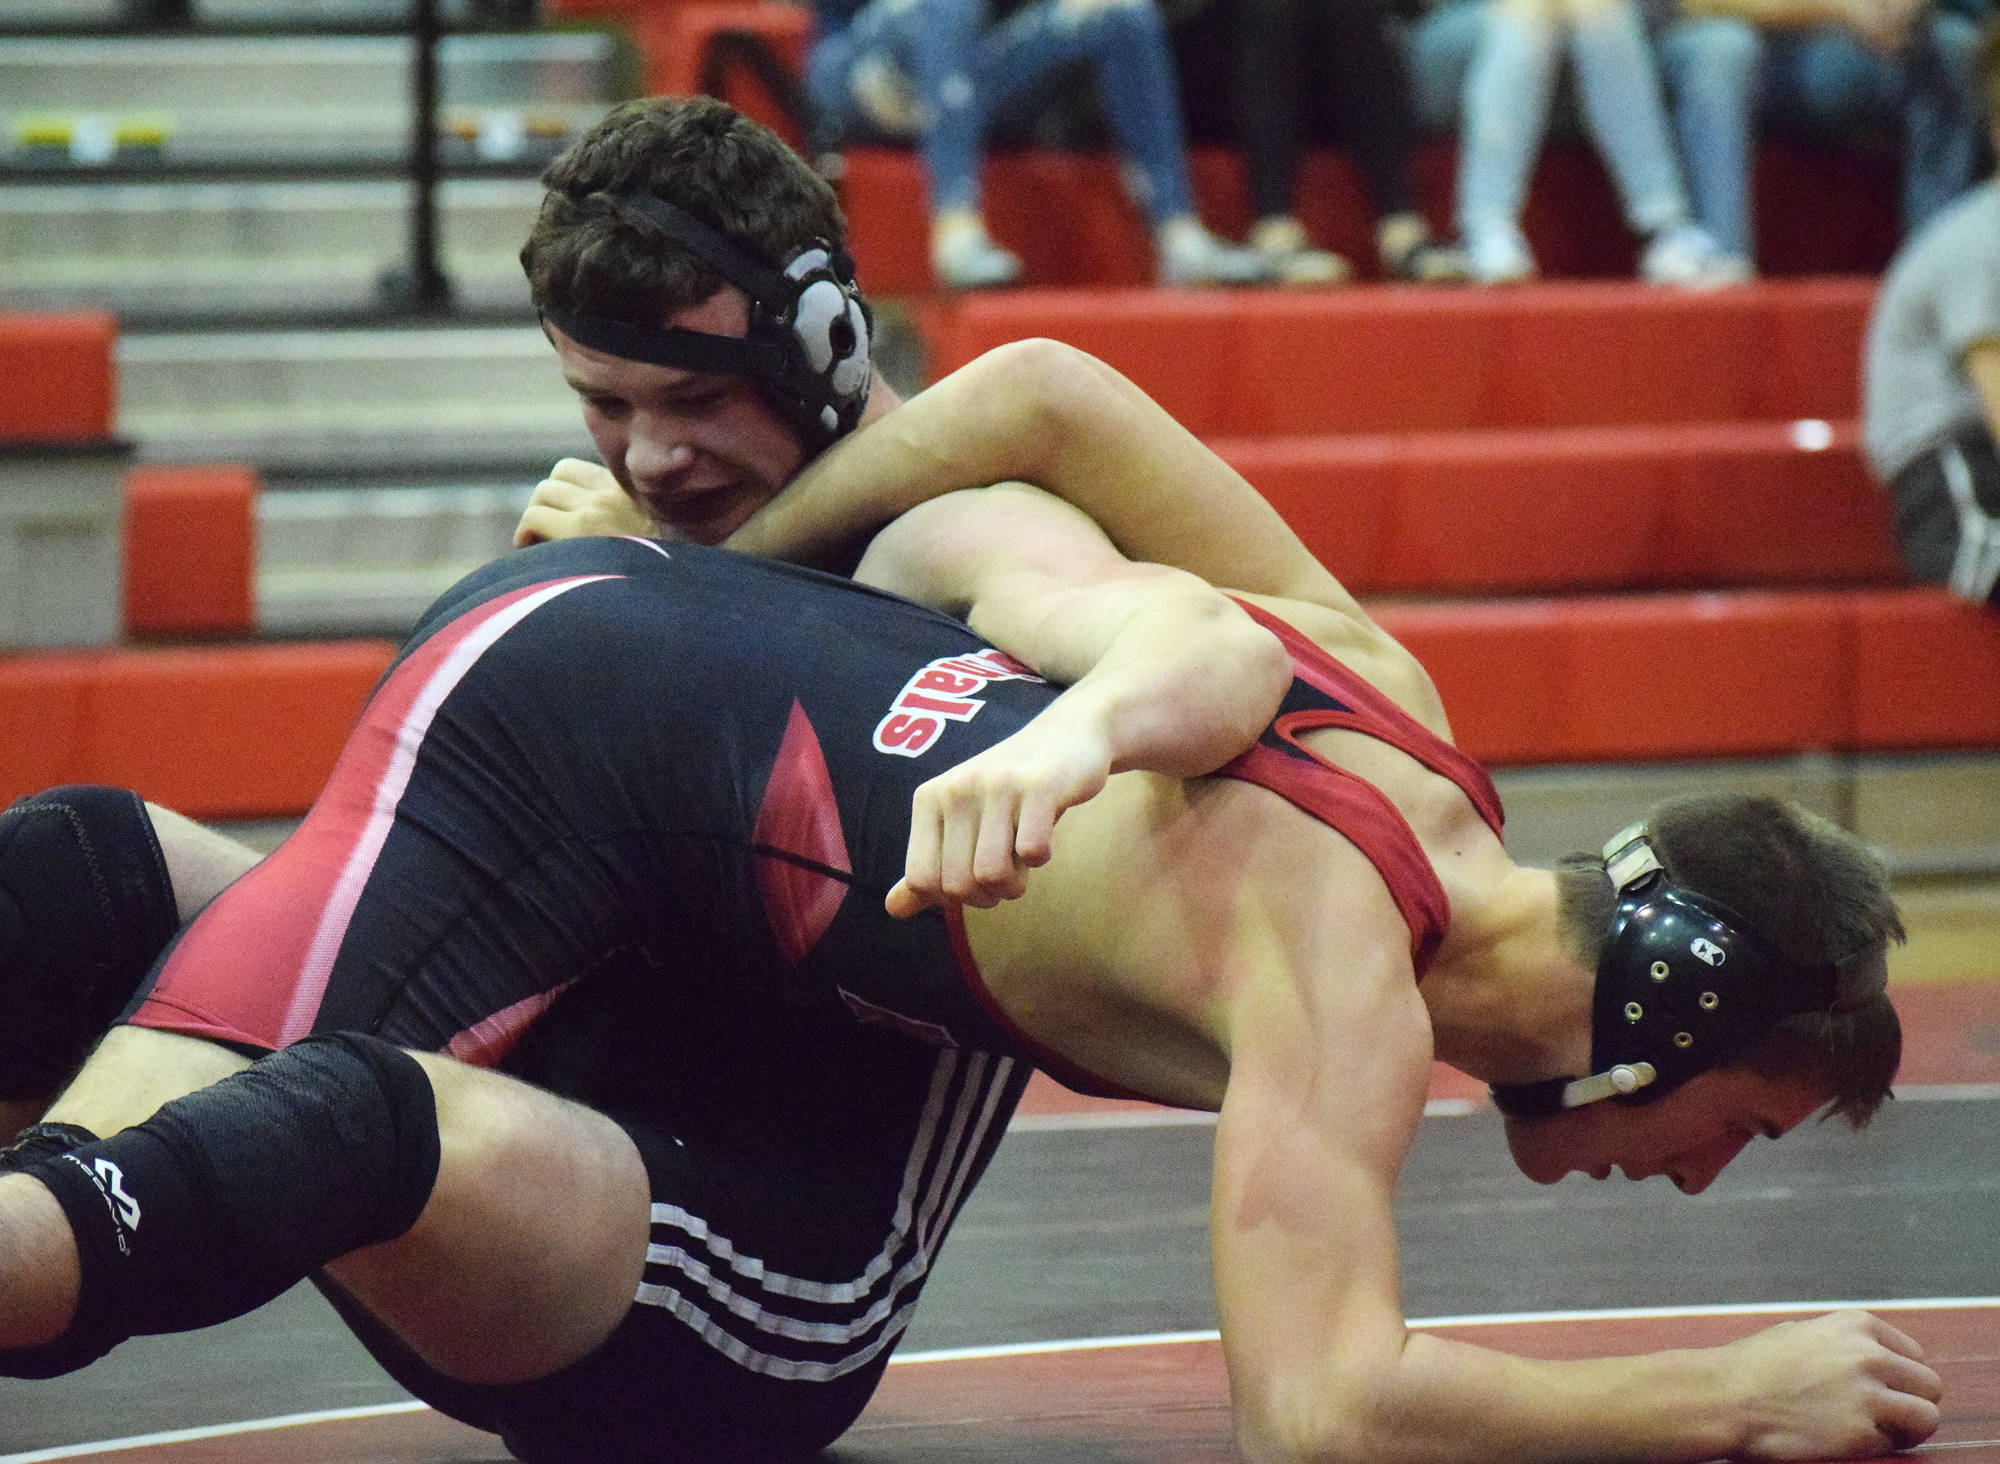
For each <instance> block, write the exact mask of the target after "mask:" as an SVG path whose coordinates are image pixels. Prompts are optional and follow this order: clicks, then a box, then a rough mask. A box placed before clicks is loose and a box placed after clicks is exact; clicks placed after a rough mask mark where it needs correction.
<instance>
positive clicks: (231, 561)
mask: <svg viewBox="0 0 2000 1464" xmlns="http://www.w3.org/2000/svg"><path fill="white" fill-rule="evenodd" d="M257 488H258V483H257V471H256V469H254V468H251V467H248V466H246V465H244V464H241V463H219V464H210V465H205V466H199V467H144V468H134V469H133V470H132V471H131V472H129V473H127V474H126V475H125V629H126V631H127V632H128V633H129V634H132V635H135V636H166V635H238V636H241V635H249V634H252V633H253V632H254V631H255V630H256V628H257V604H256V577H257Z"/></svg>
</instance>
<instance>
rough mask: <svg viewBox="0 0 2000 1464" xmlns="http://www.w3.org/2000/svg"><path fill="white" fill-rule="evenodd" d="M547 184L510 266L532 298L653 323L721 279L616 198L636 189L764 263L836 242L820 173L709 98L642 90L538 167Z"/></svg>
mask: <svg viewBox="0 0 2000 1464" xmlns="http://www.w3.org/2000/svg"><path fill="white" fill-rule="evenodd" d="M542 183H543V185H544V186H545V187H546V188H547V189H548V192H547V193H546V194H545V195H544V196H543V198H542V209H541V213H540V215H539V216H538V217H537V218H536V219H535V226H534V229H533V230H532V231H531V232H530V233H529V235H528V242H527V243H526V244H525V245H524V246H522V249H521V267H522V268H523V269H524V270H526V271H527V273H528V288H529V290H530V292H531V293H532V294H533V296H534V300H535V304H536V306H537V308H541V307H544V306H548V305H555V306H558V307H561V308H563V309H567V310H578V311H584V312H588V313H590V314H593V315H602V316H606V317H608V318H610V319H613V320H622V321H626V322H629V323H632V324H635V325H658V324H659V323H660V322H661V320H662V319H663V318H664V317H666V316H667V315H669V314H671V313H673V312H674V311H677V310H683V309H686V308H687V307H688V306H690V305H698V304H700V303H701V302H702V301H703V300H706V299H707V298H708V297H709V296H710V295H713V294H714V293H715V292H716V290H718V289H719V288H721V285H722V277H721V276H720V275H718V274H717V273H716V272H715V271H714V270H713V269H712V268H710V267H709V266H708V265H706V264H703V263H702V262H701V261H700V260H697V259H695V258H693V257H691V256H690V255H689V254H688V253H687V252H686V251H685V250H683V249H681V248H680V247H678V246H677V245H675V244H673V243H671V242H669V241H668V239H667V238H666V236H665V235H664V234H662V233H661V232H660V230H659V228H658V227H657V226H656V225H655V224H653V223H652V221H651V220H649V219H647V218H646V217H645V216H644V215H642V214H638V213H635V212H634V211H632V210H630V209H621V208H620V207H619V206H618V205H617V203H616V202H615V196H616V195H618V194H626V193H647V194H651V195H652V196H654V197H656V198H660V199H664V200H665V201H666V202H668V203H671V204H673V205H674V206H675V207H677V208H679V209H681V210H682V211H683V212H685V213H688V214H692V215H693V216H694V217H695V218H696V219H699V220H700V221H701V222H702V223H704V224H707V225H708V226H709V227H710V228H712V229H714V230H716V231H717V232H718V233H721V234H723V235H725V236H727V237H728V238H729V239H730V240H731V241H732V242H734V243H735V244H737V245H738V246H740V247H741V248H742V249H743V250H744V252H746V253H747V254H749V255H751V256H752V257H753V258H756V259H758V260H761V261H762V262H763V263H765V264H769V265H773V266H782V265H783V264H784V263H785V262H786V261H787V260H789V259H790V258H791V257H792V255H794V254H796V253H797V252H798V251H799V249H800V248H801V247H802V246H804V245H805V244H806V242H807V241H808V240H812V239H823V240H825V241H826V242H828V243H830V244H835V245H839V246H841V247H843V248H844V247H845V244H846V236H847V222H846V220H845V219H844V218H842V216H841V212H840V204H839V202H838V201H837V200H836V199H835V198H834V196H833V189H832V187H831V186H830V185H828V183H827V181H826V180H825V179H824V178H822V177H820V176H819V174H817V173H815V172H814V171H813V170H812V169H811V168H810V167H808V166H807V165H806V162H805V160H804V159H803V158H801V157H800V156H799V155H798V154H797V153H795V152H793V151H792V150H791V148H789V147H787V146H786V145H785V142H784V140H783V139H782V138H780V137H779V136H778V135H777V134H776V133H774V132H772V131H771V130H770V129H769V128H767V127H764V126H761V125H760V124H758V123H756V122H753V121H751V120H750V119H749V118H748V117H745V116H744V115H743V114H742V113H741V112H738V111H737V110H736V109H735V108H734V107H731V106H730V105H729V104H728V103H726V102H721V101H717V100H716V99H715V98H714V97H648V98H645V99H643V100H641V101H636V102H627V103H625V104H624V105H623V106H621V107H617V108H615V109H614V110H613V111H611V112H610V113H609V114H608V115H606V116H605V118H604V120H603V121H601V122H599V123H598V124H597V125H596V126H595V127H593V128H592V129H591V130H590V131H589V132H588V133H586V134H585V135H584V136H583V137H582V138H581V139H579V140H578V141H577V142H576V144H575V145H574V146H572V147H570V148H569V149H568V150H567V151H566V152H564V153H563V154H562V156H561V157H559V158H557V159H556V160H555V161H554V162H553V163H551V164H549V168H548V171H547V172H546V173H544V174H543V175H542Z"/></svg>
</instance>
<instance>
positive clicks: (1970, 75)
mask: <svg viewBox="0 0 2000 1464" xmlns="http://www.w3.org/2000/svg"><path fill="white" fill-rule="evenodd" d="M1978 43H1979V36H1978V31H1977V29H1976V27H1975V26H1974V25H1973V23H1972V22H1971V21H1970V20H1967V19H1966V18H1965V17H1964V16H1962V15H1957V14H1953V13H1950V12H1944V11H1939V12H1933V13H1929V14H1921V15H1920V16H1919V19H1918V24H1917V26H1916V28H1915V30H1914V31H1913V33H1912V36H1911V43H1910V44H1909V45H1907V46H1906V47H1905V48H1904V49H1903V51H1901V52H1900V53H1898V54H1897V55H1894V56H1889V55H1884V54H1883V53H1881V52H1879V51H1876V50H1874V49H1872V48H1871V47H1869V46H1867V45H1866V44H1864V43H1863V42H1862V41H1861V40H1860V38H1859V37H1857V36H1855V35H1854V34H1853V33H1852V32H1850V31H1847V30H1845V29H1842V28H1840V27H1837V26H1815V27H1812V28H1810V29H1804V30H1777V29H1764V30H1760V29H1759V28H1757V27H1755V26H1752V25H1750V24H1748V23H1747V22H1744V21H1740V20H1735V19H1728V18H1722V17H1715V18H1704V19H1700V20H1688V21H1683V22H1681V23H1680V24H1679V25H1676V26H1674V27H1673V28H1672V29H1671V30H1669V31H1668V32H1667V34H1666V36H1665V37H1664V38H1663V40H1662V41H1661V43H1660V58H1661V63H1662V65H1663V66H1664V68H1665V70H1666V73H1667V82H1668V86H1669V89H1670V90H1671V92H1672V94H1673V98H1674V121H1675V125H1676V126H1677V128H1678V130H1679V132H1680V141H1681V149H1682V155H1683V156H1684V157H1685V158H1686V160H1687V169H1688V182H1689V185H1690V187H1691V188H1692V190H1693V193H1694V205H1695V216H1696V218H1697V219H1698V220H1699V221H1700V223H1701V224H1702V225H1703V227H1705V228H1706V229H1707V230H1708V232H1709V233H1710V234H1712V235H1714V236H1715V239H1716V241H1717V242H1718V243H1720V244H1721V245H1722V247H1723V248H1725V249H1727V250H1730V251H1731V252H1732V253H1737V254H1741V255H1743V256H1745V257H1746V258H1748V257H1751V255H1752V250H1753V247H1754V242H1755V241H1754V240H1753V239H1752V237H1751V233H1752V229H1751V198H1750V186H1751V169H1752V165H1753V163H1754V161H1755V157H1756V129H1757V126H1758V124H1759V123H1760V122H1763V123H1769V124H1770V125H1773V126H1776V127H1779V128H1783V129H1785V130H1788V131H1797V132H1806V133H1809V134H1814V135H1818V136H1835V137H1853V136H1855V135H1857V134H1866V133H1868V132H1877V133H1883V132H1886V133H1889V134H1890V135H1892V136H1893V135H1895V134H1896V133H1897V132H1899V131H1900V133H1901V136H1902V142H1903V197H1902V216H1903V229H1904V232H1905V233H1914V232H1915V231H1916V229H1917V228H1919V227H1920V226H1921V225H1922V224H1923V222H1924V221H1925V220H1926V219H1928V218H1929V217H1930V216H1931V215H1932V214H1934V213H1936V212H1937V211H1938V210H1939V209H1940V208H1942V207H1944V205H1946V204H1947V203H1949V202H1951V201H1952V199H1954V198H1956V197H1957V196H1958V195H1959V194H1960V193H1963V192H1964V191H1965V189H1966V187H1967V186H1968V185H1969V184H1970V183H1971V182H1972V173H1973V169H1974V167H1975V166H1976V165H1977V160H1978V156H1979V116H1980V101H1979V82H1978V60H1977V52H1978Z"/></svg>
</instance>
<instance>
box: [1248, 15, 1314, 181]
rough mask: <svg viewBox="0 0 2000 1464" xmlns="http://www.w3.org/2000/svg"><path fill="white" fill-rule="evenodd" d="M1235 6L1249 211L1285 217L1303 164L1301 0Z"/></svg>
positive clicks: (1302, 17)
mask: <svg viewBox="0 0 2000 1464" xmlns="http://www.w3.org/2000/svg"><path fill="white" fill-rule="evenodd" d="M1235 10H1236V15H1235V23H1236V29H1235V54H1234V56H1233V57H1232V58H1231V59H1232V62H1233V64H1232V66H1231V81H1232V84H1233V86H1234V88H1235V93H1236V95H1235V97H1234V103H1235V112H1236V136H1237V138H1238V139H1239V141H1240V143H1241V146H1242V148H1243V167H1244V172H1245V173H1246V175H1247V176H1248V179H1249V184H1250V213H1251V216H1252V217H1253V218H1258V219H1267V218H1276V217H1280V216H1286V215H1289V214H1290V213H1291V211H1292V187H1293V184H1294V183H1295V182H1296V181H1297V177H1298V167H1299V86H1300V76H1299V51H1300V46H1301V44H1302V42H1303V40H1304V16H1303V13H1302V11H1303V5H1302V0H1240V3H1239V4H1237V6H1236V7H1235Z"/></svg>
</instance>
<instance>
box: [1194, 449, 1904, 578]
mask: <svg viewBox="0 0 2000 1464" xmlns="http://www.w3.org/2000/svg"><path fill="white" fill-rule="evenodd" d="M1826 430H1827V431H1828V433H1829V434H1830V435H1831V439H1832V440H1831V442H1830V443H1827V444H1825V445H1824V446H1822V445H1821V443H1820V439H1819V438H1818V436H1816V435H1809V436H1806V437H1805V438H1804V439H1803V445H1802V442H1801V437H1800V435H1799V434H1798V433H1796V432H1795V431H1794V429H1793V428H1792V426H1791V425H1790V424H1787V423H1778V422H1768V423H1766V422H1754V423H1736V422H1725V423H1694V424H1685V425H1675V426H1666V427H1626V428H1603V427H1580V428H1546V429H1539V430H1532V431H1519V430H1516V431H1491V432H1439V433H1410V434H1404V435H1399V436H1386V435H1350V436H1318V437H1264V438H1225V439H1218V440H1216V441H1214V442H1212V443H1211V446H1213V447H1214V448H1215V449H1216V451H1217V452H1218V453H1220V454H1221V456H1222V457H1223V459H1224V460H1225V461H1227V462H1228V463H1229V464H1230V465H1231V466H1233V467H1234V468H1236V470H1237V471H1238V472H1240V473H1242V474H1243V476H1244V477H1246V478H1248V479H1249V480H1250V482H1251V483H1253V484H1254V485H1256V487H1257V489H1258V490H1259V491H1260V492H1261V493H1263V495H1264V496H1265V497H1266V498H1267V499H1269V500H1270V501H1271V503H1272V504H1273V505H1274V506H1275V507H1276V508H1277V509H1278V511H1279V512H1280V513H1281V514H1283V515H1284V517H1285V519H1286V521H1287V522H1288V523H1290V524H1291V526H1292V528H1293V530H1294V531H1295V532H1297V533H1298V535H1299V537H1300V538H1301V539H1303V540H1304V541H1305V543H1306V547H1307V548H1309V549H1311V550H1312V551H1313V553H1314V554H1315V555H1316V556H1318V558H1319V559H1320V560H1321V561H1322V562H1323V563H1325V564H1326V566H1327V567H1328V568H1329V569H1331V570H1332V571H1333V572H1334V573H1335V574H1336V575H1338V576H1339V577H1340V578H1341V580H1342V581H1343V582H1344V583H1345V584H1346V585H1347V586H1348V587H1349V588H1350V589H1352V590H1354V591H1356V592H1357V593H1360V594H1381V593H1388V594H1424V595H1452V594H1495V593H1534V594H1548V593H1556V592H1561V591H1574V590H1592V589H1648V588H1650V589H1665V588H1695V587H1706V586H1721V585H1741V584H1765V585H1784V584H1834V583H1882V582H1895V581H1898V580H1900V578H1901V576H1902V566H1901V562H1900V561H1899V560H1898V558H1897V556H1896V553H1895V549H1894V545H1893V543H1892V541H1891V538H1890V531H1889V524H1888V506H1887V501H1886V499H1885V498H1884V496H1883V494H1882V493H1881V491H1880V490H1879V489H1878V488H1876V486H1875V484H1874V482H1873V480H1872V479H1870V477H1869V476H1868V471H1867V468H1866V466H1865V465H1864V464H1863V463H1862V461H1861V457H1860V454H1859V451H1858V450H1857V446H1856V443H1855V438H1854V431H1853V428H1852V426H1851V424H1845V423H1843V424H1840V425H1839V426H1838V427H1837V428H1828V429H1826Z"/></svg>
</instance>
